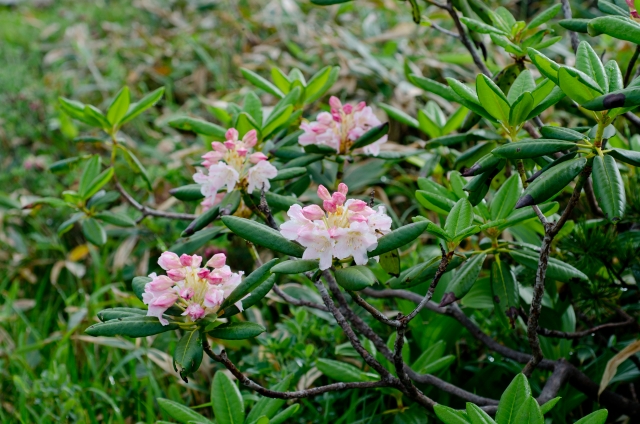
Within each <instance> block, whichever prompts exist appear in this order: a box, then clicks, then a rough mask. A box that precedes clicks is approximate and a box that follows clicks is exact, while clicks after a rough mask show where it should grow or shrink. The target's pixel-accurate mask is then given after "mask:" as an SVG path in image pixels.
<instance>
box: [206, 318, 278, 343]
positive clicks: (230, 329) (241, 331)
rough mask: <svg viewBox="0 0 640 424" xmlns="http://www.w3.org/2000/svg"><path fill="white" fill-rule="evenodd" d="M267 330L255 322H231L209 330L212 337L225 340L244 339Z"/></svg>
mask: <svg viewBox="0 0 640 424" xmlns="http://www.w3.org/2000/svg"><path fill="white" fill-rule="evenodd" d="M265 331H267V329H266V328H264V327H263V326H261V325H259V324H256V323H254V322H246V321H245V322H229V323H226V324H222V325H220V326H219V327H216V328H214V329H213V330H211V331H209V332H207V334H209V335H210V336H211V337H214V338H216V339H223V340H244V339H251V338H254V337H256V336H258V335H260V334H262V333H264V332H265Z"/></svg>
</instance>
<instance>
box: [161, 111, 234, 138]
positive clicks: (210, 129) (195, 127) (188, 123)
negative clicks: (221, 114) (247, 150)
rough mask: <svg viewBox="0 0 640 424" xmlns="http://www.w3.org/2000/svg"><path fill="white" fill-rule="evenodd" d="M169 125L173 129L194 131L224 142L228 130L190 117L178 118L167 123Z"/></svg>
mask: <svg viewBox="0 0 640 424" xmlns="http://www.w3.org/2000/svg"><path fill="white" fill-rule="evenodd" d="M167 124H169V126H171V127H173V128H177V129H179V130H183V131H193V132H194V133H196V134H201V135H206V136H209V137H215V138H216V139H218V140H224V139H225V134H226V132H227V130H226V129H224V128H222V127H221V126H219V125H216V124H212V123H211V122H207V121H205V120H203V119H198V118H191V117H190V116H177V117H175V118H172V119H170V120H169V121H167Z"/></svg>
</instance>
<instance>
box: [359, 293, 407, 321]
mask: <svg viewBox="0 0 640 424" xmlns="http://www.w3.org/2000/svg"><path fill="white" fill-rule="evenodd" d="M349 295H350V296H351V299H353V301H354V302H356V303H357V304H358V305H359V306H361V307H362V308H363V309H365V310H366V311H367V312H369V313H370V314H371V316H372V317H374V318H375V319H377V320H378V321H380V322H381V323H383V324H386V325H389V326H391V327H400V326H401V324H400V321H398V320H395V319H389V318H387V317H386V316H385V315H384V314H383V313H382V312H380V311H379V310H377V309H376V308H375V306H373V305H370V304H369V303H368V302H367V301H366V300H364V299H363V298H362V297H360V295H359V294H358V293H356V292H349Z"/></svg>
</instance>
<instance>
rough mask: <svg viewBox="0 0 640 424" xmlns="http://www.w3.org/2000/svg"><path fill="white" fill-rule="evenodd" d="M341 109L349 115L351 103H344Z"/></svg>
mask: <svg viewBox="0 0 640 424" xmlns="http://www.w3.org/2000/svg"><path fill="white" fill-rule="evenodd" d="M342 110H343V111H344V113H346V114H347V115H351V112H353V105H348V104H347V105H344V107H343V108H342Z"/></svg>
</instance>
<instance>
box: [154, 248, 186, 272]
mask: <svg viewBox="0 0 640 424" xmlns="http://www.w3.org/2000/svg"><path fill="white" fill-rule="evenodd" d="M158 265H160V267H161V268H162V269H164V270H166V271H168V270H170V269H176V268H182V264H181V263H180V258H179V257H178V255H176V254H175V253H173V252H163V253H162V254H161V255H160V258H158Z"/></svg>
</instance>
